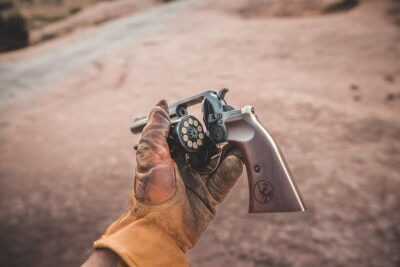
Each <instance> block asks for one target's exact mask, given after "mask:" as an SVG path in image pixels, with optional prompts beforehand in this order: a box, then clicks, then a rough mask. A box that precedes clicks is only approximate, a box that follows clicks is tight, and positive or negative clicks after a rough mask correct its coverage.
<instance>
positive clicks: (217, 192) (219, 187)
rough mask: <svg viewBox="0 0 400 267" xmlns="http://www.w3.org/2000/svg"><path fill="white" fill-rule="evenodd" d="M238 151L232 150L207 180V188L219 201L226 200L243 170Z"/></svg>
mask: <svg viewBox="0 0 400 267" xmlns="http://www.w3.org/2000/svg"><path fill="white" fill-rule="evenodd" d="M236 153H237V152H236V151H235V150H231V151H230V152H229V153H228V154H227V155H226V157H225V158H224V160H223V161H222V162H221V164H220V166H219V167H218V169H217V170H216V171H215V172H214V173H213V174H212V175H211V177H210V178H209V179H208V181H207V188H208V190H209V192H210V194H211V195H212V196H213V198H214V199H215V200H216V201H217V202H218V203H221V202H222V201H224V199H225V198H226V196H227V195H228V193H229V191H230V190H231V188H232V187H233V186H234V185H235V184H236V182H237V180H238V179H239V177H240V175H241V174H242V172H243V162H242V160H241V159H240V158H239V157H238V156H237V155H236Z"/></svg>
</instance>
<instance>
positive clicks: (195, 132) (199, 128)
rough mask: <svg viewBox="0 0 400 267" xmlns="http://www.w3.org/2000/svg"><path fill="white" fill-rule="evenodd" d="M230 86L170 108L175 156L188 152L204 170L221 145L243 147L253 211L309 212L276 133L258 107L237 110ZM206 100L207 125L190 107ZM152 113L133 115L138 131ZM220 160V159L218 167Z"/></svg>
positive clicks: (134, 130) (170, 141)
mask: <svg viewBox="0 0 400 267" xmlns="http://www.w3.org/2000/svg"><path fill="white" fill-rule="evenodd" d="M227 92H228V89H221V90H220V91H219V92H218V93H216V92H214V91H206V92H204V93H201V94H198V95H195V96H192V97H189V98H187V99H185V100H182V101H178V102H176V103H174V104H172V105H171V106H170V107H169V116H170V118H171V129H170V132H169V136H168V144H169V147H170V152H171V155H172V157H173V158H174V159H176V158H177V157H183V158H184V159H185V160H186V161H187V164H189V166H190V167H192V168H194V169H196V170H197V171H199V172H205V171H207V170H206V167H207V166H209V165H210V164H211V162H213V161H215V159H216V158H220V157H221V156H222V155H223V151H222V150H221V149H219V147H220V146H221V144H225V143H227V144H228V146H227V147H230V148H236V149H238V150H239V151H240V152H241V155H242V158H243V161H244V164H245V166H246V171H247V177H248V184H249V212H250V213H265V212H290V211H305V206H304V203H303V200H302V197H301V195H300V192H299V190H298V188H297V186H296V184H295V181H294V179H293V176H292V174H291V172H290V170H289V167H288V164H287V163H286V160H285V157H284V156H283V154H282V152H281V150H280V149H279V147H278V145H277V143H276V142H275V140H274V139H273V137H272V136H271V134H270V133H269V132H268V131H267V130H266V129H265V128H264V127H263V126H262V125H261V123H260V122H259V120H258V119H257V116H256V114H255V111H254V108H253V107H251V106H245V107H243V108H242V109H234V108H233V107H231V106H229V105H228V104H227V103H226V101H225V95H226V93H227ZM197 104H201V105H202V113H203V123H204V126H205V127H204V126H203V124H202V123H201V122H200V120H198V119H197V118H196V117H194V116H192V115H189V114H188V111H187V108H188V107H190V106H193V105H197ZM146 123H147V117H141V118H137V119H135V120H134V122H133V125H132V127H131V131H132V133H134V134H138V133H140V132H141V131H142V129H143V128H144V127H145V126H146ZM219 163H220V161H219V160H217V161H216V163H215V167H214V168H212V169H211V170H208V171H209V172H212V171H213V170H215V169H216V168H217V167H218V165H219Z"/></svg>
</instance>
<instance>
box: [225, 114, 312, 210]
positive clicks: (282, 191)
mask: <svg viewBox="0 0 400 267" xmlns="http://www.w3.org/2000/svg"><path fill="white" fill-rule="evenodd" d="M225 124H226V128H227V133H228V135H227V136H228V140H227V141H228V143H230V144H232V145H233V146H235V147H236V148H238V149H239V150H240V152H241V154H242V156H243V161H244V163H245V165H246V171H247V177H248V183H249V198H250V199H249V212H250V213H261V212H289V211H305V207H304V203H303V200H302V198H301V195H300V192H299V191H298V189H297V186H296V184H295V182H294V179H293V177H292V174H291V173H290V170H289V167H288V165H287V163H286V161H285V158H284V156H283V154H282V152H281V151H280V149H279V147H278V145H277V144H276V142H275V141H274V139H273V138H272V136H271V135H270V134H269V133H268V131H267V130H266V129H265V128H264V127H263V126H262V125H261V124H260V122H259V121H258V119H257V117H256V116H255V115H254V114H253V110H252V111H250V110H247V111H242V112H241V113H240V114H237V115H235V116H232V117H230V118H228V119H227V120H226V122H225Z"/></svg>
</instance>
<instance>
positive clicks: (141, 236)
mask: <svg viewBox="0 0 400 267" xmlns="http://www.w3.org/2000/svg"><path fill="white" fill-rule="evenodd" d="M146 217H147V216H145V217H143V218H140V219H137V220H132V221H131V222H127V224H126V225H125V226H124V227H123V228H120V229H119V230H117V231H116V232H114V233H112V234H110V235H103V236H102V237H101V238H100V239H99V240H97V241H95V242H94V245H93V247H94V248H108V249H111V250H112V251H114V252H115V253H116V254H118V255H119V256H120V257H121V258H122V259H123V260H124V262H125V263H126V264H127V265H128V266H130V267H147V266H153V267H158V266H160V267H161V266H177V267H187V266H188V261H187V258H186V256H185V254H184V253H183V251H182V250H181V249H180V248H179V247H178V245H177V244H176V241H175V240H174V239H173V238H172V237H171V236H170V235H169V234H168V233H167V232H166V231H164V230H163V229H161V228H160V227H159V226H158V225H157V224H156V223H154V222H153V220H150V219H148V218H146ZM126 219H128V218H126ZM128 220H129V219H128Z"/></svg>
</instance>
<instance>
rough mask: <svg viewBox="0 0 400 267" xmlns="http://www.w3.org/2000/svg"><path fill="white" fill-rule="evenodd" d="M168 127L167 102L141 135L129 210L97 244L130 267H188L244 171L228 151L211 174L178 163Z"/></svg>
mask: <svg viewBox="0 0 400 267" xmlns="http://www.w3.org/2000/svg"><path fill="white" fill-rule="evenodd" d="M169 128H170V119H169V115H168V106H167V103H166V101H164V100H163V101H160V102H159V103H158V104H157V106H156V107H155V108H154V109H153V110H152V111H151V112H150V115H149V119H148V123H147V125H146V127H145V128H144V129H143V132H142V138H141V140H140V142H139V146H138V149H137V154H136V160H137V168H136V174H135V184H134V189H133V190H132V193H131V198H130V204H129V207H128V209H127V210H126V211H125V212H124V214H123V215H122V216H121V217H120V218H119V219H118V220H116V221H115V222H114V223H113V224H111V226H110V227H109V228H108V229H107V231H106V232H105V234H104V235H103V236H102V237H101V238H100V239H99V240H97V241H96V242H95V243H94V247H95V248H109V249H111V250H113V251H114V252H115V253H117V254H118V255H119V256H120V257H121V258H122V259H123V260H124V261H125V263H126V264H127V265H129V266H135V267H148V266H152V267H154V266H163V267H164V266H187V265H188V264H187V259H186V256H185V252H186V251H187V250H188V249H190V248H192V247H193V246H194V245H195V244H196V243H197V241H198V240H199V238H200V236H201V234H202V233H203V232H204V230H205V229H206V228H207V226H208V224H209V223H210V221H211V220H212V219H213V218H214V217H215V213H216V207H217V205H218V204H220V203H221V202H222V201H223V200H224V199H225V197H226V196H227V194H228V192H229V190H230V189H231V188H232V187H233V186H234V185H235V183H236V181H237V179H238V178H239V176H240V175H241V173H242V170H243V164H242V161H241V160H240V159H239V158H238V157H237V156H235V155H233V154H230V153H228V154H227V156H226V157H225V158H224V159H223V161H222V163H221V164H220V166H219V168H218V169H217V170H216V171H215V172H214V173H213V174H212V175H200V174H199V173H197V172H196V171H194V170H192V169H191V168H190V167H188V166H187V165H186V164H185V163H184V162H180V161H178V162H176V163H175V162H174V161H173V159H172V158H171V155H170V153H169V148H168V144H167V141H166V139H167V136H168V132H169Z"/></svg>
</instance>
